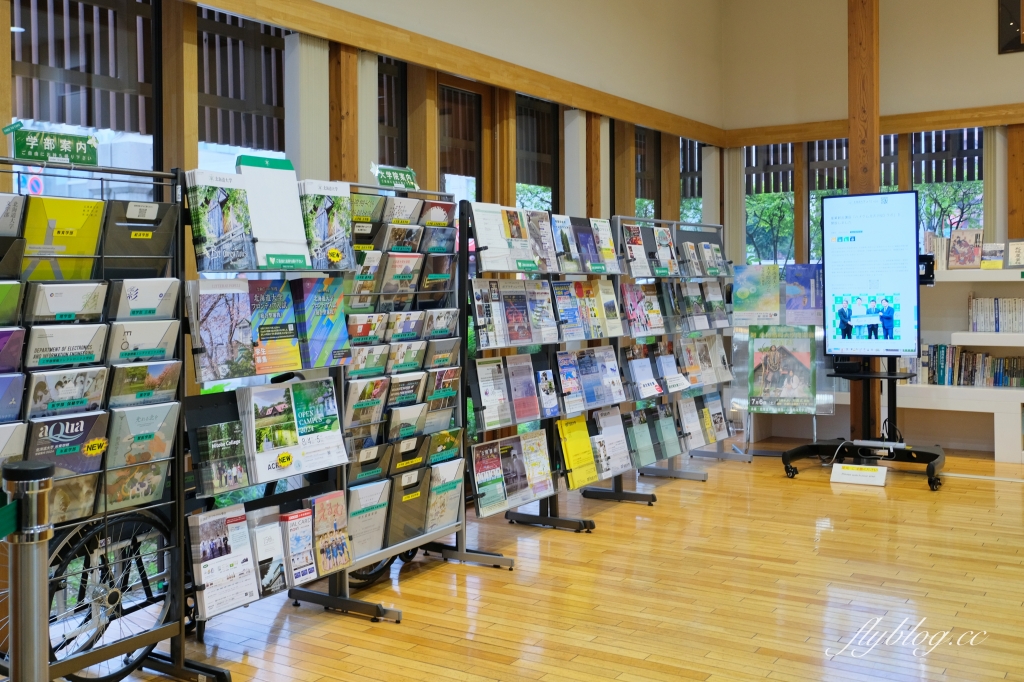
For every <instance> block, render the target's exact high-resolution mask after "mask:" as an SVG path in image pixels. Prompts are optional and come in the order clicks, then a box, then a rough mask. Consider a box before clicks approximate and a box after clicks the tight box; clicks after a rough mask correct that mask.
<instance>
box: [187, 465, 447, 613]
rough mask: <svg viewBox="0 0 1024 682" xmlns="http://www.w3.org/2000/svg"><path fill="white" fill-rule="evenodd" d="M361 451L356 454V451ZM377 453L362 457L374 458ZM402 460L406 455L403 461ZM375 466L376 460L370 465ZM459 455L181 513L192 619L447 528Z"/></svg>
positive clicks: (334, 571)
mask: <svg viewBox="0 0 1024 682" xmlns="http://www.w3.org/2000/svg"><path fill="white" fill-rule="evenodd" d="M357 456H360V457H361V456H362V453H357ZM377 458H379V455H378V453H376V452H371V453H366V457H364V458H363V459H364V460H365V461H367V462H369V463H371V464H376V463H377ZM406 461H409V460H406ZM377 468H380V467H377ZM464 468H465V460H463V459H462V458H461V457H458V456H457V455H456V456H455V457H453V458H450V459H447V460H444V461H438V462H437V463H435V464H432V465H416V466H410V467H409V468H408V469H407V470H405V471H403V472H402V473H399V474H395V475H393V476H389V477H381V478H380V479H379V480H376V481H373V482H369V483H364V484H360V485H355V486H352V487H350V488H349V489H348V490H347V491H340V490H339V491H334V492H329V493H325V494H323V495H318V496H315V497H311V498H308V499H306V500H303V507H302V508H301V509H295V510H291V511H282V510H281V508H280V507H278V506H272V507H266V508H263V509H259V510H253V511H250V512H246V511H245V507H244V505H233V506H231V507H226V508H223V509H218V510H214V511H210V512H204V513H200V514H193V515H192V516H189V517H188V525H189V538H190V544H191V549H192V561H193V570H194V572H195V575H196V576H197V579H199V580H201V581H202V584H203V585H204V589H203V590H201V591H199V592H197V606H198V609H199V618H200V619H201V620H208V619H209V618H212V617H213V616H215V615H217V614H220V613H224V612H226V611H229V610H231V609H233V608H237V607H239V606H244V605H245V604H248V603H251V602H253V601H256V600H257V599H259V598H261V597H266V596H270V595H272V594H276V593H278V592H282V591H284V590H287V589H288V588H291V587H296V586H298V585H303V584H305V583H308V582H311V581H313V580H316V579H318V578H323V577H325V576H328V575H330V574H332V573H336V572H338V571H341V570H344V569H346V568H348V567H349V566H351V565H352V563H353V561H355V560H358V559H360V558H362V557H364V556H367V555H368V554H372V553H373V552H376V551H378V550H380V549H382V548H383V547H385V546H393V545H396V544H398V543H400V542H403V541H404V540H407V539H411V538H414V537H418V536H420V535H423V534H424V533H428V532H431V531H433V530H438V529H442V528H446V527H448V526H451V525H452V524H454V523H456V522H457V521H458V519H459V513H460V511H461V508H462V503H463V501H462V485H463V472H464Z"/></svg>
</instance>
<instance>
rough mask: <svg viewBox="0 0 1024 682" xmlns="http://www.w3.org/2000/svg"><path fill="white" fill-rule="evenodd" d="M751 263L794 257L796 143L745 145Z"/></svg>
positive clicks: (770, 261) (777, 260)
mask: <svg viewBox="0 0 1024 682" xmlns="http://www.w3.org/2000/svg"><path fill="white" fill-rule="evenodd" d="M743 156H744V166H745V176H746V177H745V192H746V202H745V203H746V213H747V221H746V222H747V224H746V232H747V263H754V264H757V263H763V264H771V263H777V264H785V263H792V262H794V258H793V255H794V254H793V145H792V144H770V145H759V146H757V147H744V148H743Z"/></svg>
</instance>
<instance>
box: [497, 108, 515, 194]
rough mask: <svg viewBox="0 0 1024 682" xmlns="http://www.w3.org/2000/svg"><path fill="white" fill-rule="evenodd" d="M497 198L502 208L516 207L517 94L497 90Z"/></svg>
mask: <svg viewBox="0 0 1024 682" xmlns="http://www.w3.org/2000/svg"><path fill="white" fill-rule="evenodd" d="M494 131H495V135H494V138H495V145H494V167H495V173H494V182H495V187H494V189H495V196H497V198H498V203H499V204H501V205H502V206H515V205H516V93H515V91H513V90H502V89H496V91H495V97H494Z"/></svg>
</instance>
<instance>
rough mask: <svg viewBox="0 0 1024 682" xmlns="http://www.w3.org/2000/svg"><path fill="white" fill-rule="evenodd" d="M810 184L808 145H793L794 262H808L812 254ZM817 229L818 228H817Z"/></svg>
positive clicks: (802, 143)
mask: <svg viewBox="0 0 1024 682" xmlns="http://www.w3.org/2000/svg"><path fill="white" fill-rule="evenodd" d="M810 202H811V195H810V183H809V182H808V177H807V143H806V142H795V143H794V144H793V260H794V261H795V262H797V263H806V262H808V259H809V256H810V253H811V248H810V247H811V242H810V239H811V236H810V225H809V215H808V214H809V212H810ZM815 229H817V226H815Z"/></svg>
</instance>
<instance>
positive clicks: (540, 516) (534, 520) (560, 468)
mask: <svg viewBox="0 0 1024 682" xmlns="http://www.w3.org/2000/svg"><path fill="white" fill-rule="evenodd" d="M459 226H460V230H459V268H460V272H463V273H468V274H469V275H470V276H469V277H461V278H460V279H459V294H458V295H459V307H460V308H461V309H462V313H461V315H460V317H461V319H462V322H461V323H460V324H461V325H462V326H463V328H464V329H466V330H467V335H468V333H469V331H468V330H470V329H473V334H478V332H477V330H476V329H475V327H474V326H473V325H472V321H473V311H472V308H471V296H472V293H471V291H470V287H469V280H470V279H473V278H476V277H478V276H479V275H480V274H481V271H480V265H481V259H480V258H479V254H480V253H482V252H483V251H485V250H486V248H487V247H485V246H480V245H479V243H478V245H477V247H476V252H475V253H476V254H477V256H475V257H476V259H477V260H476V267H475V268H471V267H470V261H469V257H470V256H469V237H470V235H471V234H472V235H476V234H477V231H476V224H475V222H474V216H473V206H472V204H471V203H470V202H468V201H461V202H459ZM513 272H519V271H505V272H504V273H502V274H511V273H513ZM522 272H524V273H525V272H526V271H522ZM529 274H532V275H535V276H538V277H540V278H543V279H544V280H546V281H548V282H550V281H551V280H552V279H557V278H558V277H559V273H540V272H531V273H529ZM468 341H469V339H468V338H467V339H466V341H465V342H464V343H463V345H462V358H463V360H462V362H463V371H462V387H463V395H464V396H473V397H475V398H476V399H475V400H474V407H473V409H474V420H473V422H474V423H477V424H479V419H477V417H478V416H479V415H481V414H482V413H483V410H484V408H483V406H482V405H480V404H479V402H480V401H479V398H478V397H477V380H476V362H475V360H476V358H477V357H481V356H482V352H483V350H497V348H492V347H488V348H487V349H480V348H479V347H478V346H476V345H475V344H474V347H476V348H477V351H476V354H475V357H474V358H472V359H470V358H469V357H468V346H469V343H468ZM529 345H534V346H536V345H540V346H542V348H543V350H542V351H541V352H540V353H539V354H535V355H534V356H533V357H534V363H535V365H534V366H535V368H536V367H540V368H541V369H553V370H554V373H555V375H556V376H557V374H558V372H557V367H558V363H557V361H556V359H555V353H557V351H558V348H559V343H547V344H529ZM562 416H566V415H565V414H564V409H562V408H561V405H560V409H559V415H557V416H556V417H547V418H546V419H541V420H540V421H548V422H549V423H548V425H547V428H546V429H545V435H546V442H547V450H548V457H549V460H550V468H551V475H552V488H553V491H554V492H553V494H551V495H550V496H548V497H544V498H541V499H539V500H534V501H536V502H537V504H538V513H536V514H531V513H528V512H523V511H519V510H518V509H510V510H508V511H506V512H505V519H506V520H507V521H508V522H509V523H518V524H522V525H531V526H542V527H549V528H563V529H566V530H572V531H574V532H577V533H581V532H586V533H589V532H591V530H593V529H594V528H595V524H594V522H593V521H592V520H590V519H570V518H564V517H562V516H560V511H559V504H558V489H559V482H560V478H561V477H564V476H567V475H568V471H566V470H565V466H564V464H563V457H562V455H561V447H560V440H559V438H557V436H556V435H555V427H554V420H555V419H557V418H558V417H562ZM484 433H485V431H484V429H483V427H482V426H480V427H478V428H477V429H476V430H475V432H474V433H473V434H470V433H469V429H468V428H467V429H466V430H464V448H465V451H466V456H467V458H468V465H469V466H467V469H466V470H467V476H468V477H469V481H470V483H471V484H472V485H473V488H472V489H473V490H474V497H476V496H477V495H478V491H476V487H475V477H474V476H473V475H472V464H473V460H472V456H471V451H472V445H473V440H475V439H476V438H477V437H478V436H481V435H483V434H484ZM524 504H530V503H529V502H528V503H524Z"/></svg>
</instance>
